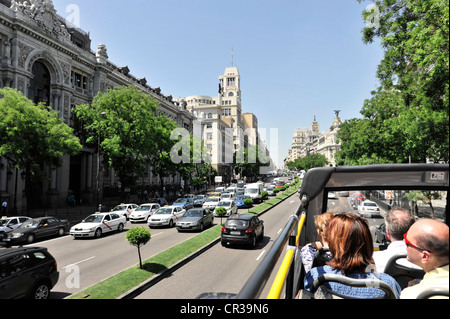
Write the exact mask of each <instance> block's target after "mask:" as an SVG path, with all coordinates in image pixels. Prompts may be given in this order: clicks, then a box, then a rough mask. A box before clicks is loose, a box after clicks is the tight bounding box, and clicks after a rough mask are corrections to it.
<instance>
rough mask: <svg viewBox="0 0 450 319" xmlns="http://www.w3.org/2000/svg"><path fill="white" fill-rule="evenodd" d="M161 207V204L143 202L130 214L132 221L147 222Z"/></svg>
mask: <svg viewBox="0 0 450 319" xmlns="http://www.w3.org/2000/svg"><path fill="white" fill-rule="evenodd" d="M160 208H161V207H160V206H159V204H155V203H152V204H142V205H140V206H139V207H138V208H136V209H135V210H134V211H133V212H132V213H131V214H130V216H129V218H130V222H132V223H139V222H146V221H148V219H149V218H150V216H152V215H153V214H154V213H155V212H156V211H157V210H158V209H160Z"/></svg>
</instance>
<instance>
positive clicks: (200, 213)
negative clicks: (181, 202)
mask: <svg viewBox="0 0 450 319" xmlns="http://www.w3.org/2000/svg"><path fill="white" fill-rule="evenodd" d="M202 216H203V210H201V209H191V210H188V211H187V213H186V214H184V217H202Z"/></svg>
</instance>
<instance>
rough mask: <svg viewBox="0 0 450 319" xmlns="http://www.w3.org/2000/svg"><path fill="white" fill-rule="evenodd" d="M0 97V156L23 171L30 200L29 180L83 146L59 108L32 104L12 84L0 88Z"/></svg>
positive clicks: (11, 165)
mask: <svg viewBox="0 0 450 319" xmlns="http://www.w3.org/2000/svg"><path fill="white" fill-rule="evenodd" d="M0 97H1V98H0V157H4V158H6V159H7V160H8V164H9V166H10V167H15V168H17V169H20V170H24V171H25V182H26V184H25V185H26V186H25V192H26V194H27V200H28V201H30V199H31V196H30V195H31V194H30V190H31V184H32V183H34V182H41V181H42V179H43V178H45V176H46V173H45V172H44V170H43V168H44V166H45V165H48V166H51V167H57V166H60V165H61V164H62V156H63V155H65V154H67V155H76V154H78V153H79V152H80V150H81V148H82V146H81V144H80V141H79V139H78V138H77V137H75V136H74V135H73V129H72V128H71V127H69V126H68V125H67V124H65V123H64V120H63V119H62V118H60V117H59V115H58V112H56V111H54V110H53V109H51V108H50V107H48V106H47V105H45V104H44V103H39V104H38V105H35V104H34V103H33V102H32V101H31V100H29V99H27V98H26V97H25V96H23V94H22V93H21V92H19V91H16V90H14V89H11V88H4V89H0Z"/></svg>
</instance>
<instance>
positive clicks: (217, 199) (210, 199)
mask: <svg viewBox="0 0 450 319" xmlns="http://www.w3.org/2000/svg"><path fill="white" fill-rule="evenodd" d="M219 200H220V199H219V198H214V197H213V198H208V202H218V201H219Z"/></svg>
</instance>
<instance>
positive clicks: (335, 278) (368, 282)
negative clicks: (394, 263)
mask: <svg viewBox="0 0 450 319" xmlns="http://www.w3.org/2000/svg"><path fill="white" fill-rule="evenodd" d="M327 282H337V283H340V284H343V285H347V286H352V287H374V288H377V289H380V290H382V291H383V292H384V293H385V296H384V297H383V298H381V299H397V296H396V295H395V292H394V289H393V288H392V287H391V286H390V285H389V284H387V283H386V282H384V281H382V280H378V279H354V278H349V277H345V276H342V275H338V274H323V275H321V276H320V277H319V278H316V279H315V280H314V282H313V284H312V286H311V291H310V292H311V293H312V294H315V293H316V291H318V290H319V287H321V286H322V285H323V284H325V283H327ZM321 290H322V291H325V292H326V295H332V298H333V299H334V298H336V297H337V298H343V299H358V298H354V297H347V296H343V295H341V294H339V293H336V292H333V291H331V290H329V289H326V288H324V287H321ZM325 298H329V297H328V296H325ZM376 299H379V298H376Z"/></svg>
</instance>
